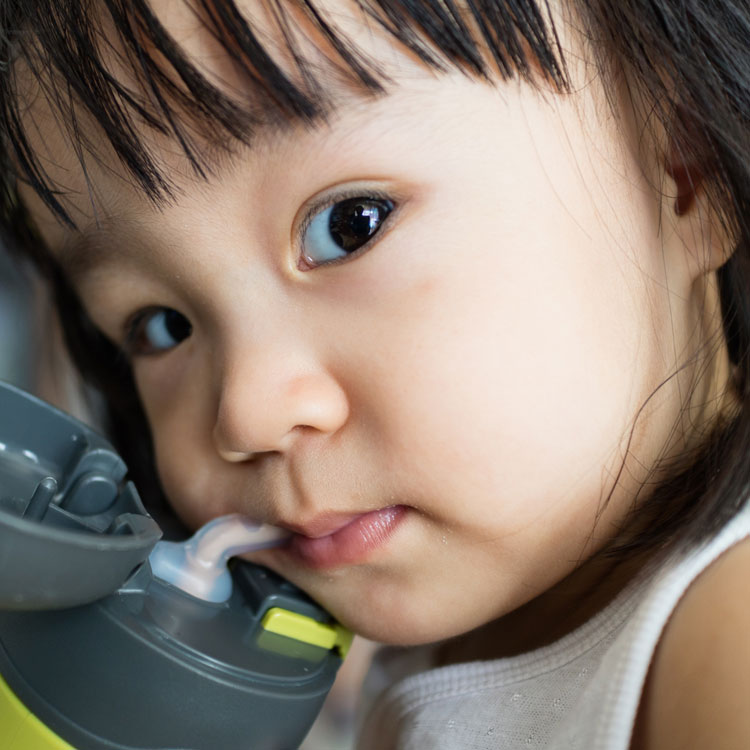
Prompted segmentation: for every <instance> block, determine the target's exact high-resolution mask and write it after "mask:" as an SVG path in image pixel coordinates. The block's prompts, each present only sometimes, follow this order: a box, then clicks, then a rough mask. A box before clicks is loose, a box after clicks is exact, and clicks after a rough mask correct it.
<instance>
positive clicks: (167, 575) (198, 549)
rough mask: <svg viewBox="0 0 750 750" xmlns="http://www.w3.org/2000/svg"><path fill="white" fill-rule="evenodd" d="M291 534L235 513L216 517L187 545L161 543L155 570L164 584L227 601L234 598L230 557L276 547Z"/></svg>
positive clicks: (209, 599)
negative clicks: (232, 596) (229, 565)
mask: <svg viewBox="0 0 750 750" xmlns="http://www.w3.org/2000/svg"><path fill="white" fill-rule="evenodd" d="M288 537H289V532H287V531H284V530H283V529H279V528H276V527H275V526H267V525H263V524H257V523H253V522H252V521H250V520H249V519H248V518H246V517H245V516H243V515H241V514H239V513H235V514H232V515H229V516H222V517H221V518H215V519H214V520H213V521H210V522H209V523H207V524H206V525H205V526H202V527H201V528H200V529H198V531H196V532H195V534H194V535H193V536H192V537H190V539H188V540H187V541H184V542H164V541H162V542H158V543H157V544H156V546H155V547H154V549H153V550H152V552H151V555H150V556H149V563H150V564H151V571H152V572H153V574H154V576H156V577H157V578H160V579H161V580H162V581H166V582H167V583H171V584H172V585H173V586H176V587H177V588H179V589H182V590H183V591H185V592H186V593H188V594H190V595H192V596H194V597H196V598H198V599H203V600H204V601H207V602H215V603H220V602H225V601H227V599H229V597H230V596H231V595H232V576H231V575H230V574H229V570H228V568H227V562H228V561H229V558H230V557H233V556H235V555H241V554H243V553H244V552H251V551H252V550H257V549H266V548H268V547H276V546H278V545H279V544H282V543H283V542H284V541H286V539H287V538H288Z"/></svg>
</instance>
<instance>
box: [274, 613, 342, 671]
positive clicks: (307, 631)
mask: <svg viewBox="0 0 750 750" xmlns="http://www.w3.org/2000/svg"><path fill="white" fill-rule="evenodd" d="M261 626H262V627H263V629H264V630H267V631H268V632H269V633H276V634H277V635H283V636H286V637H287V638H293V639H294V640H296V641H302V642H303V643H309V644H310V645H312V646H319V647H320V648H324V649H326V650H329V651H330V650H331V649H336V650H337V651H338V652H339V655H340V656H341V658H342V659H344V658H345V657H346V655H347V653H349V648H350V646H351V645H352V640H353V639H354V634H353V633H352V632H351V631H350V630H347V629H346V628H345V627H344V626H343V625H339V623H333V624H330V625H329V624H326V623H323V622H318V621H317V620H313V618H312V617H307V615H301V614H299V612H291V611H289V610H288V609H282V608H281V607H272V608H271V609H269V610H268V612H266V614H265V615H263V619H262V620H261Z"/></svg>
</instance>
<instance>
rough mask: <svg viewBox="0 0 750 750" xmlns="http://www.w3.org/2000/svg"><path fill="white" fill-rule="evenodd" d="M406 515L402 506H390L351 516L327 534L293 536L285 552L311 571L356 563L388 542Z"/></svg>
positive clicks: (299, 534) (296, 534) (298, 534)
mask: <svg viewBox="0 0 750 750" xmlns="http://www.w3.org/2000/svg"><path fill="white" fill-rule="evenodd" d="M405 512H406V508H405V507H404V506H402V505H392V506H389V507H387V508H381V509H380V510H375V511H371V512H369V513H363V514H362V515H359V516H354V517H353V518H352V519H351V520H349V521H347V522H346V523H345V524H344V525H342V526H339V527H338V528H337V529H335V530H334V531H331V532H330V533H327V534H323V535H320V536H307V535H305V534H304V533H295V534H293V535H292V538H291V540H290V542H289V544H288V545H287V546H286V547H285V549H287V550H289V551H290V552H291V553H292V554H293V555H295V557H297V558H298V559H300V560H301V561H302V562H304V563H305V564H306V565H308V566H310V567H313V568H334V567H338V566H340V565H352V564H355V563H359V562H362V561H364V560H365V558H366V557H367V556H368V555H369V554H370V553H372V552H373V551H374V550H375V549H377V548H378V547H380V546H381V545H383V544H384V543H385V542H386V541H387V540H388V538H389V537H390V536H391V534H392V533H393V531H394V530H395V529H396V527H397V526H398V525H399V523H400V522H401V520H402V519H403V517H404V515H405Z"/></svg>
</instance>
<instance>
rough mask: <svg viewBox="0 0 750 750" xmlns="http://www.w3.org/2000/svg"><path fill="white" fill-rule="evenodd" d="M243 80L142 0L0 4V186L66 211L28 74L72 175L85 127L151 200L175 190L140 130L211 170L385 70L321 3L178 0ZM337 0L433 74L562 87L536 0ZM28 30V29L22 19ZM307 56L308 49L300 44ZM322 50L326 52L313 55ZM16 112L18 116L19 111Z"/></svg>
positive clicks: (364, 89) (546, 18)
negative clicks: (215, 71)
mask: <svg viewBox="0 0 750 750" xmlns="http://www.w3.org/2000/svg"><path fill="white" fill-rule="evenodd" d="M184 8H185V9H186V10H188V11H189V13H190V14H191V15H192V17H194V18H195V19H198V20H199V21H200V24H202V27H203V29H204V30H205V31H206V32H208V34H209V35H210V36H209V38H210V41H211V44H213V45H216V46H217V49H219V50H220V51H221V53H222V54H223V55H225V56H226V60H227V61H228V63H229V64H230V65H231V68H232V71H233V74H234V75H236V76H238V77H239V80H240V81H241V85H240V86H239V87H235V88H234V89H227V87H226V86H224V85H221V83H220V82H219V81H217V80H214V79H213V77H212V76H210V75H209V74H208V73H207V72H206V71H205V70H202V69H201V66H200V63H199V62H198V60H197V58H195V57H194V56H192V57H191V54H190V53H189V52H188V51H187V50H186V49H185V48H184V47H182V46H180V44H178V43H177V41H176V40H175V38H174V37H173V36H172V35H171V34H170V32H169V31H168V30H167V29H166V28H165V26H164V25H163V23H162V21H161V20H160V18H159V17H158V16H157V15H156V14H155V13H154V11H153V10H152V9H151V7H150V6H149V4H148V2H147V1H146V0H101V1H100V2H96V0H36V2H34V1H32V0H25V1H22V2H12V3H9V4H4V6H3V12H4V15H5V18H3V19H2V21H1V22H0V23H1V28H2V36H1V37H0V47H1V48H2V49H0V60H5V61H8V62H7V63H6V66H5V67H6V69H5V70H4V71H2V72H3V76H2V81H3V83H2V84H0V108H2V123H3V124H2V138H3V147H2V148H3V158H4V160H5V161H6V163H5V164H4V165H3V172H4V177H3V180H4V181H6V182H5V186H4V190H3V194H4V201H5V206H4V207H3V208H4V211H5V213H6V214H7V211H8V209H9V206H10V205H15V204H16V200H17V199H16V198H15V189H14V188H13V183H12V177H11V175H13V174H15V178H16V179H18V180H21V181H24V182H26V183H28V184H29V185H30V187H31V188H32V189H33V190H34V191H35V192H36V193H37V195H39V197H40V198H41V199H42V200H43V201H44V203H45V204H46V205H47V206H48V207H49V208H50V210H51V211H52V212H53V213H54V214H55V215H56V216H57V217H58V218H59V219H60V220H61V221H63V222H64V223H66V224H68V225H70V226H74V222H73V220H72V218H71V216H70V215H69V213H68V212H67V211H66V210H65V208H64V206H63V203H62V202H61V201H62V200H63V191H62V189H61V188H60V187H59V186H55V185H54V184H53V183H52V182H51V180H50V179H49V177H48V175H47V173H46V171H45V169H44V166H43V164H42V161H43V160H42V159H40V157H39V155H38V154H36V153H35V150H34V148H32V146H31V142H30V138H29V123H28V117H27V114H26V113H25V110H26V105H27V104H28V103H24V102H23V97H22V96H21V90H22V89H23V90H24V91H26V90H28V88H29V87H28V85H27V82H26V81H25V79H24V83H23V85H21V82H20V81H21V76H19V74H18V72H19V70H20V69H23V70H24V71H25V72H26V73H29V74H30V81H31V83H32V87H31V88H32V89H33V90H34V94H33V95H34V96H37V95H39V94H41V96H43V97H44V100H45V102H46V105H47V106H48V107H49V110H50V112H51V114H52V116H53V117H54V118H55V120H56V121H57V123H58V126H59V127H60V128H61V130H62V132H64V133H65V135H66V137H67V138H68V139H69V140H70V142H71V143H72V144H73V147H74V149H75V153H76V156H77V158H78V161H79V163H80V166H81V169H82V170H83V173H84V175H86V174H87V171H86V160H87V159H89V158H93V159H100V158H101V154H100V153H97V148H96V146H95V142H94V141H95V139H94V138H92V132H91V128H90V127H88V126H89V125H93V126H94V127H95V129H98V135H99V137H102V135H103V137H104V138H105V139H106V141H107V142H108V144H109V146H110V147H111V149H112V151H113V153H114V154H115V155H116V157H117V159H118V160H119V162H121V164H122V165H123V166H124V167H125V169H126V171H127V173H128V174H129V175H130V176H131V177H132V178H133V179H134V180H135V182H136V184H137V185H138V186H140V187H141V188H142V190H143V191H144V193H145V194H146V195H147V196H148V197H149V198H150V199H151V200H152V201H154V202H155V203H157V204H158V203H162V202H164V201H168V200H169V199H170V198H172V197H173V196H174V192H175V186H174V184H173V183H172V181H171V180H170V177H169V174H167V172H166V170H165V169H164V167H163V165H162V164H161V163H160V160H159V158H158V156H157V154H156V152H155V149H154V147H153V145H152V144H153V138H145V137H144V134H146V133H148V132H149V131H151V132H152V134H156V135H159V136H161V137H167V138H169V139H171V140H172V141H174V142H175V143H176V144H177V145H178V147H179V149H180V151H181V152H182V153H183V154H184V156H185V157H186V159H187V161H188V163H189V164H190V166H191V168H192V170H193V172H194V173H195V174H196V175H198V176H199V177H204V178H205V177H206V176H207V175H209V174H210V173H211V171H212V164H213V162H214V158H215V154H216V149H219V150H225V151H229V150H231V148H232V147H233V146H234V145H236V144H237V143H241V144H245V145H251V144H252V141H253V139H254V137H255V136H256V135H257V134H258V133H259V132H260V130H261V129H262V128H269V127H270V128H278V129H283V128H286V127H289V126H292V125H299V124H302V125H310V124H313V123H315V122H316V121H319V120H321V119H325V118H326V116H327V115H329V114H330V113H331V112H332V111H333V110H334V109H335V106H336V101H337V96H336V94H337V92H338V91H341V90H342V89H346V90H349V91H351V90H353V91H355V92H356V93H357V94H358V95H360V96H365V97H366V96H372V97H375V96H378V95H380V94H382V93H384V92H385V91H387V87H388V85H389V83H391V81H390V80H389V78H388V76H387V75H386V74H385V73H384V72H383V70H382V68H381V66H380V65H379V63H378V61H377V60H375V59H373V58H372V56H368V55H367V54H366V53H365V52H364V51H363V50H361V49H359V48H358V47H357V46H356V45H355V44H354V43H353V41H352V39H351V38H350V36H348V35H347V34H346V33H345V32H344V31H342V30H341V28H339V27H338V26H337V24H336V22H335V20H334V19H335V18H336V17H337V14H336V13H333V12H331V11H330V9H328V13H327V14H326V12H325V11H324V9H323V3H321V4H320V5H315V4H313V2H312V0H259V4H258V10H259V11H260V12H262V14H263V20H264V22H263V24H259V23H258V22H257V21H254V20H253V19H251V18H249V17H248V16H245V15H243V14H242V13H241V12H240V10H239V9H238V8H237V6H236V4H235V2H234V0H184ZM346 9H347V10H348V11H350V12H351V13H352V14H353V15H354V16H355V17H358V18H361V23H362V26H363V28H368V30H370V32H371V34H375V35H378V36H380V37H383V36H385V38H386V39H389V41H391V42H392V43H393V44H394V45H395V46H397V47H399V48H400V49H401V50H402V51H403V52H405V53H406V54H409V55H410V56H412V57H413V58H415V59H416V60H418V61H419V62H420V64H422V65H424V66H425V67H426V68H429V69H432V70H434V71H436V72H448V71H450V70H459V71H461V72H463V73H465V74H466V75H469V76H473V77H476V78H478V79H484V80H486V81H488V82H491V81H493V80H495V79H496V78H497V77H498V76H499V77H500V79H508V78H511V77H513V76H514V75H518V76H520V77H522V78H524V79H526V80H531V79H532V66H533V69H534V72H535V74H537V75H538V74H539V73H541V74H542V75H543V76H545V77H546V78H548V79H549V80H550V81H552V82H553V84H554V85H555V86H556V87H557V88H558V89H560V90H565V89H566V88H567V74H566V71H565V66H564V61H563V57H562V52H561V49H560V44H559V40H558V38H557V35H556V32H555V29H554V24H553V21H552V16H551V12H550V9H549V7H548V3H547V0H539V2H535V0H460V2H454V0H351V1H350V2H347V3H346ZM32 28H33V31H32ZM311 49H312V50H314V52H315V54H311V52H310V50H311ZM321 60H323V61H324V64H321ZM24 119H26V120H27V122H24Z"/></svg>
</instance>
